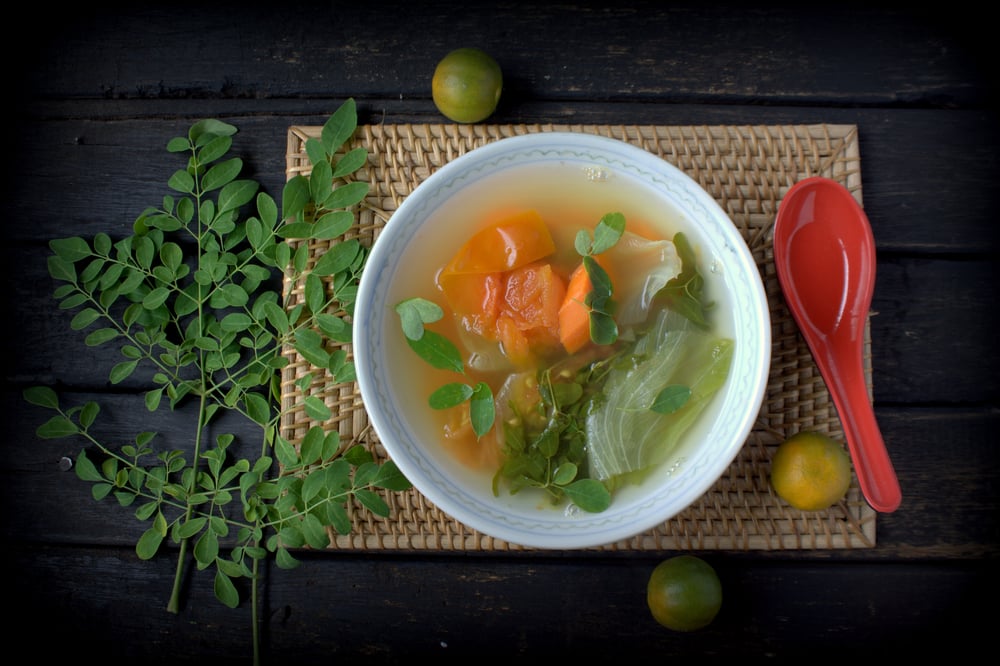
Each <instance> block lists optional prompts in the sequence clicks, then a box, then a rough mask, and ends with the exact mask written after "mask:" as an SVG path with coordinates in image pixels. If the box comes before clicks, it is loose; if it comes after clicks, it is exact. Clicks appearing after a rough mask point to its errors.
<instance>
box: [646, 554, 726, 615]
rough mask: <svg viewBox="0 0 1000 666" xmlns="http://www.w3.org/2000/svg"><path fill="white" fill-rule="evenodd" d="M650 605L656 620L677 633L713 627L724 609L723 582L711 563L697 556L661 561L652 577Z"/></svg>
mask: <svg viewBox="0 0 1000 666" xmlns="http://www.w3.org/2000/svg"><path fill="white" fill-rule="evenodd" d="M646 603H647V604H648V606H649V612H650V613H652V614H653V618H654V619H655V620H656V621H657V622H659V623H660V624H661V625H663V626H664V627H667V628H668V629H673V630H674V631H695V630H696V629H701V628H703V627H706V626H708V625H709V624H711V622H712V620H714V619H715V616H716V615H717V614H718V613H719V609H720V608H721V607H722V583H721V582H720V581H719V576H718V574H716V573H715V569H713V568H712V566H711V565H710V564H708V563H707V562H705V561H704V560H702V559H701V558H699V557H695V556H694V555H678V556H676V557H672V558H670V559H668V560H664V561H663V562H660V563H659V564H658V565H657V566H656V568H655V569H653V573H652V574H651V575H650V576H649V582H648V583H647V585H646Z"/></svg>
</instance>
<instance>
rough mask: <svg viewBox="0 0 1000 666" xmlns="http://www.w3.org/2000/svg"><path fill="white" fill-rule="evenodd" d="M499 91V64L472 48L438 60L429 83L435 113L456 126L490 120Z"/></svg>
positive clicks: (500, 80)
mask: <svg viewBox="0 0 1000 666" xmlns="http://www.w3.org/2000/svg"><path fill="white" fill-rule="evenodd" d="M502 90H503V74H502V73H501V71H500V65H498V64H497V61H496V60H494V59H493V57H492V56H490V55H489V54H487V53H485V52H483V51H481V50H479V49H473V48H461V49H456V50H454V51H452V52H451V53H449V54H448V55H446V56H445V57H444V58H442V59H441V61H440V62H439V63H438V65H437V67H436V68H435V69H434V77H433V79H432V80H431V93H432V96H433V97H434V104H435V105H436V106H437V108H438V111H440V112H441V113H442V114H444V115H445V116H446V117H448V118H449V119H451V120H454V121H455V122H457V123H478V122H479V121H481V120H485V119H486V118H488V117H490V116H491V115H492V114H493V112H494V111H496V108H497V104H498V103H499V102H500V92H501V91H502Z"/></svg>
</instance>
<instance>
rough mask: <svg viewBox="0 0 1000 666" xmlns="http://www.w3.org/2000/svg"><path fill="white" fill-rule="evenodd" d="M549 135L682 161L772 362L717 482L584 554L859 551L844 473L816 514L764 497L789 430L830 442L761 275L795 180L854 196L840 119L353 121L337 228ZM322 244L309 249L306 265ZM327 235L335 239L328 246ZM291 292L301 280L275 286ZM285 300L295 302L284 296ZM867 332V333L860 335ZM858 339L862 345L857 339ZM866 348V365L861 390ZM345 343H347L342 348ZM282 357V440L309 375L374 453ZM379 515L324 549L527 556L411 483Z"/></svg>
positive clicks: (860, 530) (869, 535)
mask: <svg viewBox="0 0 1000 666" xmlns="http://www.w3.org/2000/svg"><path fill="white" fill-rule="evenodd" d="M553 130H572V131H578V132H590V133H593V134H601V135H606V136H610V137H614V138H617V139H621V140H624V141H628V142H630V143H633V144H635V145H637V146H640V147H642V148H644V149H646V150H648V151H649V152H651V153H654V154H656V155H659V156H661V157H663V158H664V159H666V160H667V161H668V162H670V163H672V164H674V165H675V166H677V167H678V168H680V169H682V170H683V171H684V172H686V173H687V174H688V175H689V176H691V177H692V178H694V179H695V180H696V181H697V182H698V183H699V184H701V186H702V187H704V188H705V189H706V190H707V191H708V192H709V193H710V194H711V195H712V196H713V197H714V198H715V199H716V200H717V201H718V203H719V204H720V205H721V206H722V208H723V209H724V210H725V211H726V212H727V213H728V214H729V216H730V217H731V218H732V220H733V223H734V224H735V225H736V227H737V228H738V229H739V230H740V232H741V233H742V235H743V238H744V240H745V241H746V243H747V245H748V247H749V248H750V250H751V252H752V254H753V257H754V259H755V260H756V263H757V266H758V268H759V270H760V273H761V276H762V278H763V280H764V285H765V289H766V292H767V296H768V301H769V304H770V313H771V323H772V360H771V370H770V376H769V381H768V387H767V392H766V395H765V398H764V403H763V406H762V408H761V411H760V414H759V416H758V418H757V421H756V424H755V426H754V428H753V431H752V432H751V434H750V436H749V437H748V439H747V441H746V443H745V445H744V446H743V448H742V450H741V451H740V453H739V454H738V455H737V457H736V459H735V460H734V461H733V463H732V464H731V465H730V467H729V469H728V471H727V472H726V473H725V474H723V475H722V477H721V478H720V479H719V480H718V482H717V483H716V484H715V485H714V486H713V487H712V488H711V489H710V490H709V491H708V492H707V493H705V495H704V496H702V497H701V499H699V500H698V501H697V502H695V503H694V504H693V505H691V506H690V507H689V508H688V509H686V510H685V511H684V512H682V513H681V514H679V515H677V516H675V517H674V518H672V519H670V520H669V521H667V522H665V523H663V524H662V525H659V526H658V527H656V528H654V529H652V530H650V531H649V532H646V533H644V534H641V535H638V536H636V537H633V538H631V539H628V540H625V541H621V542H619V543H615V544H609V545H606V546H602V547H600V548H595V549H593V550H597V551H657V550H712V549H725V550H744V551H745V550H780V549H834V548H870V547H873V546H874V545H875V515H876V514H875V512H874V511H873V510H872V509H871V508H870V507H869V506H868V505H867V504H866V503H865V501H864V499H863V497H862V496H861V493H860V490H859V488H858V485H857V479H855V480H854V482H853V483H852V486H851V488H850V490H849V492H848V495H847V498H846V499H845V500H844V501H843V502H841V503H840V504H838V505H836V506H834V507H832V508H831V509H829V510H827V511H821V512H811V513H808V512H801V511H797V510H794V509H792V508H791V507H789V506H788V505H787V504H785V503H784V502H782V501H781V500H780V499H778V498H777V497H776V496H775V494H774V493H773V491H772V490H771V488H770V486H769V482H768V473H769V464H770V459H771V455H772V454H773V452H774V450H775V448H776V447H777V444H778V443H779V442H780V441H781V440H782V439H784V438H785V437H787V436H789V435H792V434H794V433H795V432H798V431H799V430H803V429H812V430H820V431H823V432H826V433H828V434H830V435H832V436H834V437H837V438H838V439H841V440H842V439H843V430H842V427H841V423H840V420H839V418H838V416H837V412H836V408H835V407H834V405H833V403H832V401H831V399H830V396H829V393H828V392H827V389H826V386H825V384H824V383H823V381H822V379H821V377H820V376H819V372H818V370H817V369H816V366H815V364H814V362H813V359H812V357H811V356H810V354H809V350H808V348H807V347H806V345H805V342H804V341H803V340H802V338H801V336H800V335H799V332H798V328H797V327H796V325H795V322H794V321H793V320H792V318H791V315H790V313H789V312H788V311H787V309H786V308H785V305H784V301H783V299H782V296H781V291H780V287H779V285H778V280H777V277H776V275H775V272H774V264H773V258H772V252H771V234H770V231H771V227H772V225H773V223H774V218H775V213H776V212H777V209H778V204H779V202H780V201H781V198H782V196H783V195H784V193H785V192H786V191H787V189H788V188H789V187H790V186H791V185H792V184H793V183H795V182H796V181H798V180H801V179H803V178H806V177H808V176H815V175H821V176H827V177H829V178H833V179H835V180H838V181H840V182H841V183H843V184H844V185H845V186H847V187H848V189H849V190H851V192H852V193H853V194H854V196H855V197H856V198H857V199H858V201H859V202H860V201H861V172H860V168H861V161H860V155H859V151H858V133H857V127H856V126H854V125H781V126H773V125H766V126H765V125H754V126H626V125H487V124H479V125H450V124H408V125H365V126H361V127H359V128H358V130H357V132H356V134H355V137H354V139H353V141H354V142H355V143H356V144H357V145H362V146H364V147H366V148H367V149H368V151H369V158H368V164H367V166H366V167H365V168H363V169H362V170H361V171H360V172H359V174H358V178H359V179H361V180H368V181H369V182H370V184H371V189H370V193H369V196H368V198H367V200H366V201H365V202H364V203H363V204H362V206H361V207H360V209H359V211H358V222H357V225H356V226H355V228H354V229H352V231H351V235H356V236H357V237H358V238H360V239H361V241H362V242H364V243H372V242H374V240H375V239H376V238H377V237H378V233H379V230H380V229H381V228H382V226H383V225H384V224H385V223H386V222H387V221H388V219H389V217H390V216H391V215H392V212H393V211H394V210H396V208H397V207H398V206H399V204H400V203H401V202H402V201H403V199H404V198H405V197H406V196H407V195H408V194H409V193H410V192H412V191H413V189H414V188H415V187H416V186H417V185H418V184H419V183H421V182H422V181H423V180H424V179H426V178H427V177H428V176H429V175H430V174H431V173H433V172H434V170H435V169H437V168H438V167H440V166H442V165H443V164H445V163H447V162H448V161H449V160H451V159H453V158H455V157H457V156H459V155H462V154H463V153H465V152H468V151H469V150H472V149H474V148H477V147H479V146H482V145H484V144H486V143H489V142H490V141H494V140H497V139H500V138H503V137H507V136H512V135H518V134H525V133H529V132H544V131H553ZM319 131H320V128H319V127H312V126H295V127H291V128H289V131H288V152H287V176H288V177H289V178H290V177H291V176H293V175H294V174H296V173H303V172H308V171H309V169H310V163H309V160H308V158H307V156H306V152H305V141H306V139H307V138H309V137H316V136H318V135H319ZM329 242H330V241H327V242H326V244H324V243H317V244H316V245H315V246H314V247H312V248H311V252H310V257H311V259H310V261H315V259H316V258H317V257H318V256H319V255H320V254H322V253H323V252H324V250H325V249H326V247H328V243H329ZM334 242H335V241H334ZM285 287H286V289H288V290H290V291H291V292H292V297H293V299H300V298H302V296H301V286H300V285H294V284H289V283H286V285H285ZM295 302H297V301H295ZM866 333H867V330H866ZM867 337H868V336H867V335H866V339H867ZM870 349H871V346H870V342H869V343H868V344H866V355H865V357H866V373H867V377H868V379H869V393H870V392H871V386H870V379H871V364H870ZM349 351H350V349H349V346H348V352H349ZM286 356H287V357H288V359H289V361H290V363H289V365H288V367H287V368H286V370H285V374H284V377H283V383H282V386H283V388H282V398H283V407H284V409H285V416H284V418H283V421H282V426H281V427H282V434H283V435H284V436H285V437H286V438H287V439H289V440H290V441H291V442H292V443H298V442H299V441H300V440H301V438H302V437H303V436H304V435H305V433H306V431H307V430H308V429H309V428H310V427H312V426H313V425H317V424H316V423H314V422H312V421H311V420H310V419H309V417H308V416H307V415H306V413H305V409H304V408H303V407H302V406H301V405H302V401H303V397H304V396H303V395H302V394H301V393H300V392H299V390H298V389H297V388H296V380H298V379H299V378H301V377H302V376H303V375H305V374H306V373H309V372H312V373H314V376H315V378H316V379H315V380H314V383H313V385H312V386H311V387H310V393H311V394H312V395H317V394H320V395H322V397H323V399H324V400H325V402H326V404H327V405H328V406H329V407H330V408H331V410H332V412H333V414H334V416H333V418H332V419H331V420H330V421H328V422H325V423H322V424H319V425H322V426H323V427H325V428H327V429H337V430H338V431H339V432H340V436H341V439H342V441H344V442H350V443H360V444H363V445H365V446H367V447H369V449H370V450H372V451H373V452H374V453H375V455H376V456H378V457H382V458H384V457H385V451H384V449H382V447H381V444H380V443H379V441H378V438H377V436H376V435H375V433H374V430H373V429H372V428H370V427H369V424H368V419H367V414H366V412H365V409H364V405H363V404H362V401H361V396H360V392H359V391H358V389H357V386H356V385H354V386H343V385H324V384H323V382H324V374H323V372H322V371H320V370H317V369H316V368H312V367H310V365H309V363H308V362H307V361H306V360H305V359H303V358H301V357H300V356H299V355H298V354H297V353H296V352H295V351H294V350H292V349H288V350H286ZM385 497H386V500H387V502H388V503H389V505H390V508H391V514H390V515H389V517H387V518H384V519H383V518H378V517H374V516H372V515H371V514H370V513H368V512H366V511H364V510H362V509H360V508H359V507H353V508H352V509H351V517H352V521H353V529H352V530H351V532H350V533H348V534H335V533H331V537H332V538H331V545H330V548H332V549H347V550H420V551H450V552H453V551H527V550H531V549H528V548H524V547H522V546H519V545H516V544H510V543H507V542H505V541H502V540H500V539H495V538H493V537H490V536H487V535H484V534H482V533H480V532H477V531H475V530H472V529H470V528H468V527H466V526H465V525H463V524H461V523H459V522H457V521H455V520H454V519H452V518H451V517H450V516H448V515H447V514H445V513H444V512H443V511H441V510H440V509H438V508H437V507H435V506H434V505H432V504H431V503H430V502H429V501H428V500H427V499H426V498H425V497H423V496H422V495H421V494H420V493H419V492H417V491H416V490H410V491H407V492H403V493H388V494H386V496H385Z"/></svg>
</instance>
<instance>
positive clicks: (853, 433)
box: [820, 351, 902, 513]
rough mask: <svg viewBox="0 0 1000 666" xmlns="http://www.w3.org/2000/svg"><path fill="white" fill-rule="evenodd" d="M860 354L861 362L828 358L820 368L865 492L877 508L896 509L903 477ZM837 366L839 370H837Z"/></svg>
mask: <svg viewBox="0 0 1000 666" xmlns="http://www.w3.org/2000/svg"><path fill="white" fill-rule="evenodd" d="M860 356H861V355H860V351H859V354H858V358H859V360H858V363H857V364H840V365H838V364H836V363H832V362H828V363H824V364H823V366H822V367H820V371H821V373H822V374H823V375H824V376H825V378H826V382H827V385H828V386H829V388H830V394H831V396H832V397H833V402H834V404H835V405H836V407H837V412H838V414H840V417H841V421H842V422H843V425H844V431H845V434H846V437H847V448H848V450H849V451H850V454H851V459H852V460H853V461H854V469H855V472H856V473H857V475H858V484H859V485H860V486H861V492H862V494H864V496H865V499H866V500H867V501H868V504H869V505H871V507H872V508H873V509H875V510H876V511H879V512H881V513H892V512H893V511H895V510H896V509H897V508H898V507H899V504H900V502H901V501H902V495H901V493H900V489H899V479H897V477H896V472H895V470H894V469H893V467H892V461H890V460H889V454H888V452H887V451H886V448H885V441H884V440H883V439H882V433H881V431H880V430H879V427H878V423H877V422H876V420H875V410H874V409H873V408H872V403H871V400H870V399H869V397H868V390H867V386H866V383H865V375H864V368H863V365H862V363H861V360H860ZM845 366H846V367H845ZM833 368H837V370H836V371H833Z"/></svg>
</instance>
